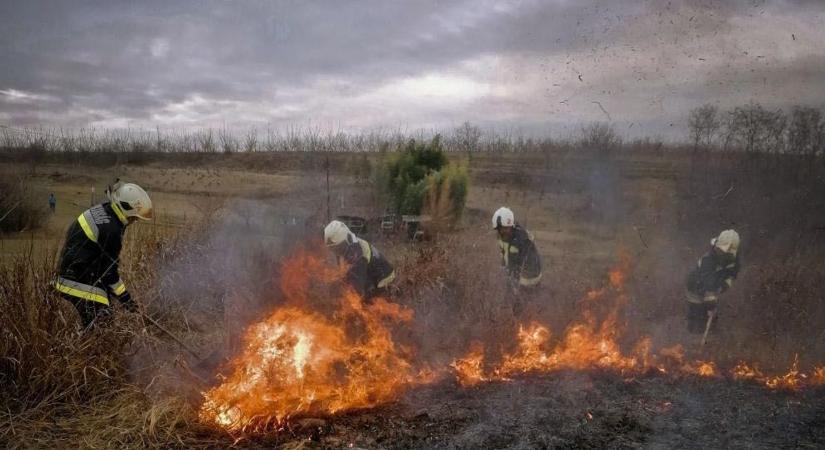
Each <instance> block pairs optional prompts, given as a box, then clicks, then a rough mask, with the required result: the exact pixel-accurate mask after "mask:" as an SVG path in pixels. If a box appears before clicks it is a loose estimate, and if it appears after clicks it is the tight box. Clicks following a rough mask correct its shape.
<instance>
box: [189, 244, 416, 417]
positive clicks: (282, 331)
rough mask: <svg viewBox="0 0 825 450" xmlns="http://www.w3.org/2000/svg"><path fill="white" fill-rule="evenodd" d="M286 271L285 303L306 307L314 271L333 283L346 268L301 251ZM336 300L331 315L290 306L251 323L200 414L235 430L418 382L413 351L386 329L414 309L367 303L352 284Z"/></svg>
mask: <svg viewBox="0 0 825 450" xmlns="http://www.w3.org/2000/svg"><path fill="white" fill-rule="evenodd" d="M282 274H283V278H282V281H281V285H282V289H283V293H284V295H285V296H286V297H287V298H286V304H287V305H296V304H297V305H302V304H304V303H305V302H306V301H307V300H308V299H309V297H310V296H311V293H310V287H311V283H310V274H312V276H313V277H315V276H317V275H319V274H320V277H321V278H322V279H323V280H324V281H332V280H335V279H340V277H341V276H343V271H342V270H338V269H335V270H331V269H328V268H325V266H324V264H323V261H321V260H320V259H319V258H316V257H313V256H312V255H310V254H309V253H306V252H301V253H298V254H297V255H295V256H293V257H292V258H290V259H289V260H288V261H287V262H286V263H285V264H284V267H283V270H282ZM334 303H337V305H335V307H336V308H337V310H336V311H335V313H334V314H332V315H331V317H327V316H325V315H322V314H319V313H316V312H312V311H308V310H307V309H306V307H303V306H284V307H281V308H278V309H276V310H275V311H273V312H272V313H271V314H270V315H269V317H267V318H266V319H265V320H263V321H261V322H259V323H256V324H254V325H252V326H250V327H249V328H248V329H247V331H246V334H245V336H244V345H245V346H244V348H243V351H242V352H241V354H240V355H239V356H237V357H236V358H234V359H233V360H232V361H231V363H230V365H229V366H230V368H231V374H230V375H229V377H228V378H226V379H225V380H224V381H223V382H222V383H221V384H220V385H218V386H216V387H214V388H212V389H210V390H209V391H207V392H205V393H204V397H205V401H204V403H203V406H202V408H201V411H200V416H201V419H202V420H204V421H206V422H209V423H214V424H217V425H219V426H221V427H223V428H225V429H227V430H230V431H240V430H247V429H257V428H263V427H267V426H271V425H279V424H281V423H283V422H284V421H285V420H287V419H289V418H291V417H294V416H296V415H300V414H331V413H335V412H338V411H341V410H347V409H354V408H364V407H371V406H375V405H377V404H380V403H384V402H387V401H390V400H392V399H394V398H396V397H397V395H398V394H399V393H401V392H403V391H404V388H405V387H406V386H408V385H410V384H412V383H415V382H416V381H418V375H417V373H416V372H415V371H414V370H413V367H412V364H411V362H410V359H409V357H408V353H409V352H407V351H406V349H403V348H400V347H399V346H397V345H396V344H395V343H394V342H393V340H392V336H391V333H390V330H389V329H388V328H387V327H386V326H385V321H386V320H389V321H391V322H396V323H397V322H408V321H410V320H411V319H412V311H411V310H409V309H407V308H404V307H402V306H399V305H396V304H392V303H389V302H387V301H384V300H383V299H376V301H375V302H374V303H373V304H372V305H370V306H365V305H364V304H362V301H361V298H360V297H359V296H358V295H357V294H356V293H354V292H353V291H352V290H350V289H347V290H346V291H345V292H344V293H343V294H342V296H341V297H340V298H336V299H334ZM426 378H427V379H429V378H431V377H426Z"/></svg>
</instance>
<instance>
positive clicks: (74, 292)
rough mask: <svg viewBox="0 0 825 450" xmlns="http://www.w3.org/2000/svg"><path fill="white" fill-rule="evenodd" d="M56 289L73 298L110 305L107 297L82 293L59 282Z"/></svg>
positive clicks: (92, 293) (55, 285)
mask: <svg viewBox="0 0 825 450" xmlns="http://www.w3.org/2000/svg"><path fill="white" fill-rule="evenodd" d="M54 287H55V289H57V290H58V291H59V292H62V293H64V294H68V295H71V296H72V297H77V298H82V299H83V300H89V301H92V302H98V303H103V304H104V305H108V304H109V298H108V297H106V296H105V295H101V294H97V293H94V292H87V291H82V290H80V289H75V288H73V287H70V286H66V285H65V284H63V283H61V282H59V281H58V282H56V283H55V284H54Z"/></svg>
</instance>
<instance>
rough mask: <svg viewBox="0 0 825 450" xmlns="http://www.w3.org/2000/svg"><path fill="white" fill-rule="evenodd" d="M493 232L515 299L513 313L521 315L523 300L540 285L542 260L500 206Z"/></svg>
mask: <svg viewBox="0 0 825 450" xmlns="http://www.w3.org/2000/svg"><path fill="white" fill-rule="evenodd" d="M493 229H494V230H496V231H497V232H498V246H499V250H500V251H501V265H502V267H503V268H504V270H505V271H506V272H507V285H508V287H509V290H510V291H512V292H513V293H514V294H516V295H515V300H514V302H513V313H514V314H515V315H517V316H518V315H520V314H521V309H522V307H523V305H522V302H523V297H525V296H526V295H529V294H531V293H532V292H533V291H535V289H536V288H537V287H538V285H539V282H540V281H541V257H540V256H539V252H538V249H537V248H536V244H535V243H534V242H533V235H532V234H530V232H529V231H527V230H526V229H524V228H522V227H521V226H520V225H519V224H517V223H516V219H515V215H514V214H513V211H511V210H510V208H507V207H504V206H502V207H501V208H499V209H498V210H496V212H495V213H494V214H493Z"/></svg>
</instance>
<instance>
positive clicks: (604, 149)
mask: <svg viewBox="0 0 825 450" xmlns="http://www.w3.org/2000/svg"><path fill="white" fill-rule="evenodd" d="M620 145H622V138H621V136H619V134H618V133H616V129H615V128H613V125H610V124H608V123H605V122H594V123H591V124H589V125H586V126H583V127H582V129H581V136H580V137H579V146H580V147H582V148H583V149H585V150H595V151H597V152H598V153H599V154H609V153H611V152H612V151H613V150H615V149H616V148H618V147H619V146H620Z"/></svg>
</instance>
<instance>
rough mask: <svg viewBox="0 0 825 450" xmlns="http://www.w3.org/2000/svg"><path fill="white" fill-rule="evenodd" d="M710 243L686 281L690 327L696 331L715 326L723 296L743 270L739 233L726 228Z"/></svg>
mask: <svg viewBox="0 0 825 450" xmlns="http://www.w3.org/2000/svg"><path fill="white" fill-rule="evenodd" d="M710 245H711V248H710V250H708V252H707V253H705V254H704V255H703V256H702V257H701V258H699V261H698V262H697V264H696V268H695V269H694V270H693V271H691V272H690V274H689V275H688V277H687V283H686V284H687V286H686V287H687V306H688V310H687V319H688V331H689V332H691V333H696V334H699V333H703V332H707V330H708V327H710V326H712V328H715V326H716V323H717V322H718V318H717V311H716V309H717V306H718V303H719V296H720V295H721V294H723V293H724V292H725V291H727V290H728V289H729V288H730V287H731V286H732V285H733V281H734V280H735V279H736V276H737V275H738V274H739V234H738V233H737V232H736V231H734V230H725V231H723V232H721V233H719V236H718V237H715V238H713V239H712V240H711V241H710ZM705 336H707V334H706V335H705ZM703 343H704V339H703Z"/></svg>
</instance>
